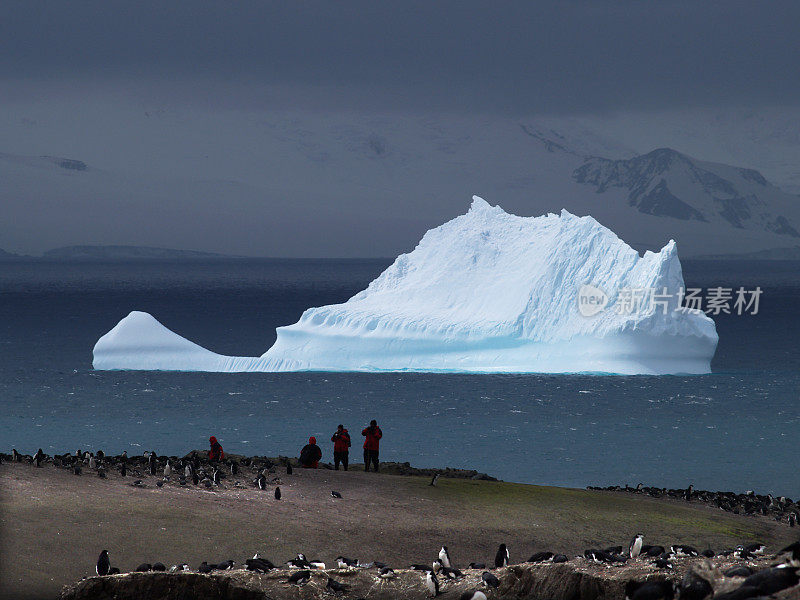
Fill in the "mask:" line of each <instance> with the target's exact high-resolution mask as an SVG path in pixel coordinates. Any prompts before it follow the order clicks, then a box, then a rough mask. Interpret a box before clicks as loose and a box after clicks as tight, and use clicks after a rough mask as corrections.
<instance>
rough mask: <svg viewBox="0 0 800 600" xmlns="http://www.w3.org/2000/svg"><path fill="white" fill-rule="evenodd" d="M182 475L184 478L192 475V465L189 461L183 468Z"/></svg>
mask: <svg viewBox="0 0 800 600" xmlns="http://www.w3.org/2000/svg"><path fill="white" fill-rule="evenodd" d="M183 476H184V477H186V479H189V478H190V477H191V476H192V465H191V464H190V463H186V466H185V467H184V468H183Z"/></svg>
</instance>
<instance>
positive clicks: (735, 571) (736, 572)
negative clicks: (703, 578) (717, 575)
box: [722, 565, 753, 577]
mask: <svg viewBox="0 0 800 600" xmlns="http://www.w3.org/2000/svg"><path fill="white" fill-rule="evenodd" d="M722 574H723V575H725V577H750V575H752V574H753V570H752V569H751V568H750V567H745V566H744V565H740V566H738V567H731V568H730V569H728V570H727V571H723V572H722Z"/></svg>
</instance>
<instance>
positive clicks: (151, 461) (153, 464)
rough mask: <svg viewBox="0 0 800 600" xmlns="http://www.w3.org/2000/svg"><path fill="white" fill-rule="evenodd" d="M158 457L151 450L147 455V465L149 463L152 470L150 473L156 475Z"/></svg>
mask: <svg viewBox="0 0 800 600" xmlns="http://www.w3.org/2000/svg"><path fill="white" fill-rule="evenodd" d="M157 458H158V457H157V456H156V453H155V452H151V453H150V454H149V455H148V457H147V465H148V468H149V470H150V475H155V474H156V459H157Z"/></svg>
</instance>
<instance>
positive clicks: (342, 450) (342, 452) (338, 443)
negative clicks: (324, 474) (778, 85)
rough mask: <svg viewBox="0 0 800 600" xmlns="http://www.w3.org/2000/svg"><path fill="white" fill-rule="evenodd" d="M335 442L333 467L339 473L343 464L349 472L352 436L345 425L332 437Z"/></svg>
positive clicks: (337, 429) (340, 426)
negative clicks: (340, 465)
mask: <svg viewBox="0 0 800 600" xmlns="http://www.w3.org/2000/svg"><path fill="white" fill-rule="evenodd" d="M331 441H332V442H333V466H334V468H335V469H336V470H337V471H338V470H339V463H342V465H343V466H344V470H345V471H347V461H348V459H349V458H350V434H349V433H347V429H345V428H344V425H339V427H337V428H336V433H334V434H333V437H331Z"/></svg>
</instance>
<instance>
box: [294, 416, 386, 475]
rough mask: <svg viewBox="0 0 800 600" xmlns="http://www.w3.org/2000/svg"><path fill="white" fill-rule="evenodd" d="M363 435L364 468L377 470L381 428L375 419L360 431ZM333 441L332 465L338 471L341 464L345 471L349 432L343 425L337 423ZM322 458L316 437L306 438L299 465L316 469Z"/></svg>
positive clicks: (348, 451) (347, 459)
mask: <svg viewBox="0 0 800 600" xmlns="http://www.w3.org/2000/svg"><path fill="white" fill-rule="evenodd" d="M361 435H363V436H364V438H365V439H364V470H365V471H369V468H370V465H372V466H373V469H374V471H375V472H376V473H377V472H378V464H379V459H378V451H379V449H380V440H381V438H382V437H383V432H382V431H381V428H380V427H378V423H377V421H375V419H372V421H370V424H369V426H368V427H365V428H364V430H363V431H362V432H361ZM331 441H332V442H333V466H334V468H335V469H336V470H337V471H338V470H339V465H340V464H341V465H342V467H343V468H344V470H345V471H347V466H348V464H349V462H350V446H351V440H350V434H349V433H348V431H347V429H345V428H344V425H339V426H338V427H337V428H336V431H335V432H334V434H333V435H332V436H331ZM321 458H322V450H321V449H320V447H319V446H317V438H315V437H313V436H312V437H310V438H308V444H306V445H305V446H304V447H303V449H302V450H301V451H300V466H301V467H305V468H307V469H316V468H317V466H318V465H319V461H320V459H321Z"/></svg>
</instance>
